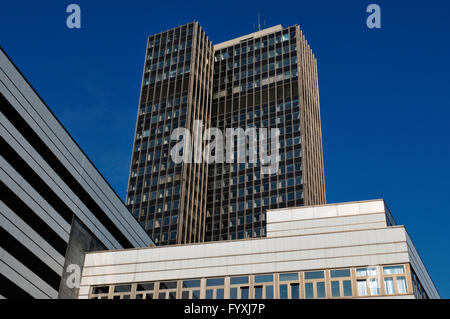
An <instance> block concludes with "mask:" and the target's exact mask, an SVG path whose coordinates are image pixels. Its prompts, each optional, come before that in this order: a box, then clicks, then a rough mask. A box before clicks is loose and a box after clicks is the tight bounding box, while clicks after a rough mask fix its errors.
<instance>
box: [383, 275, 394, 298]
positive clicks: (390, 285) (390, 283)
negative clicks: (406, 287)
mask: <svg viewBox="0 0 450 319" xmlns="http://www.w3.org/2000/svg"><path fill="white" fill-rule="evenodd" d="M384 291H385V293H386V294H387V295H393V294H395V289H394V278H392V277H389V278H384Z"/></svg>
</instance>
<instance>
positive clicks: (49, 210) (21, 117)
mask: <svg viewBox="0 0 450 319" xmlns="http://www.w3.org/2000/svg"><path fill="white" fill-rule="evenodd" d="M0 189H1V190H0V298H40V299H47V298H74V297H76V296H77V293H78V288H77V284H76V282H77V281H78V280H79V276H80V271H81V270H82V266H83V262H84V253H85V252H87V251H95V250H105V249H123V248H133V247H146V246H149V245H152V244H153V242H152V240H151V239H150V237H149V236H148V235H147V234H146V232H145V231H144V230H143V229H142V227H141V226H140V225H139V223H138V222H137V221H136V220H135V219H134V218H133V217H132V216H131V215H130V213H129V211H128V209H127V208H126V206H125V205H124V203H123V202H122V201H121V200H120V198H119V197H118V196H117V195H116V193H115V192H114V191H113V189H112V188H111V187H110V186H109V184H108V183H107V182H106V180H105V179H104V178H103V176H102V175H101V174H100V173H99V171H98V170H97V169H96V168H95V166H94V165H93V164H92V163H91V161H90V160H89V159H88V157H87V156H86V155H85V154H84V153H83V151H82V150H81V148H80V147H79V146H78V145H77V144H76V142H75V141H74V140H73V139H72V137H71V136H70V135H69V133H68V132H67V131H66V130H65V129H64V127H63V126H62V125H61V123H60V122H59V121H58V120H57V118H56V117H55V116H54V115H53V113H52V112H51V111H50V109H49V108H48V106H47V105H46V104H45V102H44V101H43V100H42V99H41V98H40V97H39V95H38V94H37V93H36V92H35V91H34V89H33V88H32V87H31V85H30V84H29V83H28V82H27V80H26V79H25V78H24V77H23V76H22V74H21V73H20V71H19V70H18V69H17V67H16V66H15V65H14V64H13V62H12V61H11V60H10V59H9V58H8V56H7V55H6V54H5V52H4V51H3V50H1V51H0ZM77 277H78V280H77Z"/></svg>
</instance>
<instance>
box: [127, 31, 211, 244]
mask: <svg viewBox="0 0 450 319" xmlns="http://www.w3.org/2000/svg"><path fill="white" fill-rule="evenodd" d="M212 57H213V48H212V44H211V42H210V41H209V40H208V37H207V36H206V34H205V32H204V31H203V30H202V28H201V27H200V26H199V25H198V23H190V24H187V25H184V26H180V27H177V28H174V29H171V30H168V31H165V32H162V33H159V34H156V35H153V36H150V37H149V38H148V43H147V52H146V59H145V67H144V75H143V81H142V90H141V96H140V107H139V112H138V117H137V125H136V132H135V141H134V145H133V154H132V163H131V168H130V178H129V185H128V192H127V205H128V208H129V209H130V211H131V212H132V214H133V215H134V217H135V218H136V219H137V220H139V222H140V223H141V225H142V226H143V227H144V228H145V229H146V230H147V233H148V234H149V235H150V236H151V237H152V238H153V239H154V240H155V242H156V243H157V244H160V245H164V244H180V243H191V242H199V241H203V239H204V228H205V216H206V186H207V174H208V166H207V165H206V164H205V163H192V164H190V163H180V164H175V162H174V161H173V160H172V159H171V156H170V151H171V147H172V146H174V144H175V141H172V140H171V134H172V132H173V130H175V129H176V128H186V129H188V130H189V131H190V132H192V131H193V130H194V121H195V120H201V121H202V122H203V125H204V126H205V127H209V123H210V118H211V115H210V114H211V99H212V79H213V77H212V76H213V74H212V72H213V64H212ZM192 151H194V150H193V149H192Z"/></svg>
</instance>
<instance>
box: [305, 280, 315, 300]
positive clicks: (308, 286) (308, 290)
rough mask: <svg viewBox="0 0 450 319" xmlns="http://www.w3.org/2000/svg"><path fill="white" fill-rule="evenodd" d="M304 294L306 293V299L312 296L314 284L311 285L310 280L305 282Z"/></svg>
mask: <svg viewBox="0 0 450 319" xmlns="http://www.w3.org/2000/svg"><path fill="white" fill-rule="evenodd" d="M305 294H306V299H313V298H314V286H313V283H312V282H308V283H306V284H305Z"/></svg>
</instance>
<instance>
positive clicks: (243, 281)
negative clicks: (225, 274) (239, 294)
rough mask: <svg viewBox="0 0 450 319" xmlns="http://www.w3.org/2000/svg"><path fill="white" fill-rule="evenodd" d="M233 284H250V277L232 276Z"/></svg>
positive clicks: (231, 282)
mask: <svg viewBox="0 0 450 319" xmlns="http://www.w3.org/2000/svg"><path fill="white" fill-rule="evenodd" d="M230 284H231V285H242V284H248V277H232V278H230Z"/></svg>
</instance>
